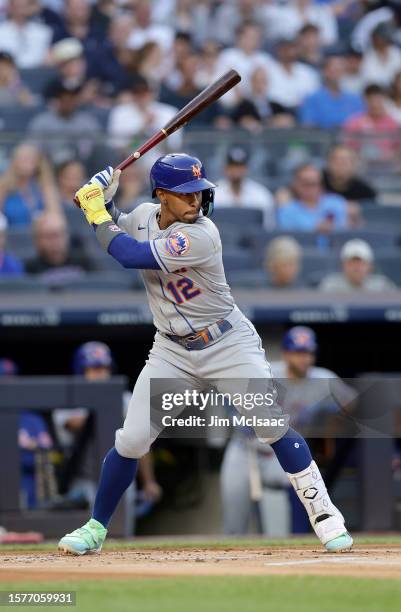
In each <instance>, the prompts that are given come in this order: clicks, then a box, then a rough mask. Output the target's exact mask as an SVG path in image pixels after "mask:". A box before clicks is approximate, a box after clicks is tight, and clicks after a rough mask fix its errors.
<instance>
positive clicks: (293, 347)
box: [221, 325, 356, 536]
mask: <svg viewBox="0 0 401 612" xmlns="http://www.w3.org/2000/svg"><path fill="white" fill-rule="evenodd" d="M281 348H282V359H281V360H280V361H273V362H272V363H271V364H270V366H271V370H272V374H273V378H274V380H275V381H276V383H277V384H279V385H280V386H281V387H282V388H283V390H284V397H283V408H284V409H285V411H286V412H287V413H289V414H290V417H291V420H290V423H291V425H292V426H293V427H295V428H298V427H299V428H302V427H303V428H305V427H308V426H309V425H310V424H311V423H313V421H314V419H315V418H316V416H317V415H318V414H322V413H323V412H324V413H325V414H326V415H327V414H330V413H338V412H339V411H340V409H341V408H342V407H345V406H348V405H350V404H351V403H352V402H353V401H354V400H355V398H356V392H355V390H354V389H352V388H351V387H349V386H348V385H347V384H346V383H345V382H344V381H342V380H341V379H340V378H339V377H338V376H337V375H336V374H335V373H334V372H332V371H331V370H328V369H327V368H321V367H316V366H315V365H314V363H315V357H316V352H317V350H318V344H317V339H316V334H315V332H314V331H313V330H312V329H311V328H309V327H304V326H302V325H297V326H295V327H292V328H291V329H289V330H288V331H287V332H286V333H285V334H284V336H283V339H282V343H281ZM252 462H254V463H256V469H257V471H258V472H259V477H260V480H261V488H260V495H259V498H258V499H255V494H254V491H253V490H252V469H253V467H255V466H254V465H253V463H252ZM233 473H235V475H236V477H235V479H233V478H232V474H233ZM285 480H287V482H285ZM287 485H288V479H286V478H285V473H284V472H283V470H282V469H281V466H280V464H279V462H278V461H277V458H276V457H275V456H274V453H273V450H272V448H271V447H270V446H269V445H268V444H262V443H260V442H258V440H257V439H256V438H255V437H254V436H251V435H250V432H248V431H247V430H246V429H244V428H239V427H236V428H235V429H234V430H233V435H232V437H231V440H230V441H229V443H228V445H227V447H226V451H225V453H224V460H223V464H222V471H221V495H222V502H223V522H224V532H225V533H226V534H229V535H234V534H242V533H246V532H247V531H248V525H249V521H250V517H251V511H252V509H253V504H252V502H255V501H257V502H258V503H259V504H260V508H259V509H260V515H261V516H260V522H261V528H262V530H263V532H264V533H266V534H267V535H280V536H283V535H286V531H287V532H288V529H289V522H290V521H289V513H290V512H289V511H290V507H289V503H288V502H289V498H288V496H287ZM291 501H292V500H291ZM294 501H297V497H295V500H294ZM298 506H299V503H294V507H293V530H294V531H295V532H297V533H302V532H306V531H308V521H307V520H304V517H305V518H306V515H305V513H304V512H303V509H302V506H301V507H300V508H298ZM277 515H279V516H277Z"/></svg>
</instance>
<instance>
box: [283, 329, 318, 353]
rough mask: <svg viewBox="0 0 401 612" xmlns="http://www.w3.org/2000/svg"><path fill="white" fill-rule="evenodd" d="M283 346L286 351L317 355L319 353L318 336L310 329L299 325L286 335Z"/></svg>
mask: <svg viewBox="0 0 401 612" xmlns="http://www.w3.org/2000/svg"><path fill="white" fill-rule="evenodd" d="M281 346H282V349H283V350H284V351H289V352H294V353H315V352H316V351H317V340H316V334H315V332H314V331H313V329H311V328H310V327H304V326H303V325H297V326H296V327H292V328H291V329H289V330H288V332H287V333H286V334H285V335H284V338H283V341H282V344H281Z"/></svg>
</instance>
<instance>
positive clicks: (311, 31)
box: [298, 23, 323, 69]
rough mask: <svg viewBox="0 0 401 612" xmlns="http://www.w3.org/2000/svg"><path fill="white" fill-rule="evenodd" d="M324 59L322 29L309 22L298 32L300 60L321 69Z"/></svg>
mask: <svg viewBox="0 0 401 612" xmlns="http://www.w3.org/2000/svg"><path fill="white" fill-rule="evenodd" d="M322 59H323V49H322V41H321V38H320V30H319V28H318V27H317V26H316V25H313V23H307V24H305V25H304V26H303V27H302V28H301V29H300V30H299V32H298V60H299V61H300V62H303V63H304V64H308V65H309V66H312V67H313V68H316V69H319V68H320V66H321V64H322Z"/></svg>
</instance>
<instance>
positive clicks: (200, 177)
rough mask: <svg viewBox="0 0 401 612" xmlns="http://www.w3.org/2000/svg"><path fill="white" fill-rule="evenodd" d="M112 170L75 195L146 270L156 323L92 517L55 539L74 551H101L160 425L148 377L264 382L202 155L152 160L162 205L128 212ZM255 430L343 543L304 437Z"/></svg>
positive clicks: (326, 533)
mask: <svg viewBox="0 0 401 612" xmlns="http://www.w3.org/2000/svg"><path fill="white" fill-rule="evenodd" d="M119 175H120V171H116V172H113V169H112V168H111V167H108V168H107V169H106V170H104V171H102V172H100V173H98V174H96V175H95V176H94V177H93V178H92V179H91V181H90V183H89V184H87V185H85V186H84V187H82V188H81V189H80V190H79V191H78V192H77V194H76V195H77V199H78V201H79V204H80V207H81V209H82V210H83V212H84V214H85V217H86V219H87V221H88V223H90V224H91V225H92V226H93V227H94V229H95V232H96V237H97V239H98V241H99V243H100V244H101V246H102V247H103V248H104V249H105V250H106V251H107V252H108V253H109V254H110V255H111V256H112V257H114V258H115V259H116V260H117V261H119V262H120V263H121V264H122V265H123V266H124V267H126V268H136V269H141V270H142V271H143V280H144V283H145V288H146V292H147V295H148V299H149V305H150V308H151V310H152V314H153V317H154V323H155V326H156V329H157V331H156V335H155V340H154V344H153V347H152V349H151V351H150V353H149V357H148V360H147V361H146V365H145V367H144V368H143V370H142V372H141V374H140V375H139V377H138V379H137V382H136V384H135V388H134V391H133V394H132V398H131V401H130V404H129V407H128V413H127V416H126V419H125V421H124V425H123V427H122V428H121V429H119V430H117V432H116V439H115V447H113V448H112V449H111V450H110V451H109V453H108V454H107V455H106V457H105V460H104V463H103V467H102V473H101V477H100V482H99V487H98V491H97V495H96V500H95V504H94V509H93V513H92V517H91V518H90V520H89V521H88V522H87V523H86V524H85V525H84V526H83V527H81V528H79V529H76V530H75V531H74V532H72V533H71V534H67V535H66V536H64V537H63V538H62V539H61V540H60V542H59V549H60V550H62V551H65V552H67V553H72V554H78V555H81V554H85V553H87V552H94V551H99V550H100V549H101V547H102V544H103V542H104V540H105V537H106V534H107V526H108V524H109V521H110V519H111V517H112V514H113V512H114V510H115V508H116V506H117V504H118V502H119V500H120V498H121V496H122V495H123V493H124V491H125V490H126V488H127V487H128V486H129V485H130V483H131V482H132V480H133V478H134V475H135V472H136V468H137V460H138V458H140V457H142V456H143V455H144V454H145V453H147V452H148V450H149V448H150V445H151V444H152V442H153V441H154V439H155V438H156V437H157V435H158V433H159V430H158V429H157V428H156V429H155V428H154V427H153V425H152V424H151V418H150V381H151V380H152V379H155V378H163V379H170V380H171V379H175V380H176V381H177V384H176V387H175V388H174V392H177V390H180V388H181V387H180V385H181V384H183V383H184V384H185V385H186V386H187V387H188V386H190V387H192V388H198V387H201V386H202V385H203V384H204V380H205V379H213V380H216V379H218V385H219V386H218V390H219V391H223V392H225V391H226V390H229V391H230V390H231V388H232V385H233V381H234V382H235V381H241V380H244V379H248V380H249V379H258V380H259V381H261V382H262V383H264V382H266V384H267V383H268V382H270V381H271V370H270V366H269V364H268V362H267V361H266V357H265V352H264V350H263V348H262V345H261V340H260V338H259V336H258V334H257V332H256V330H255V328H254V326H253V325H252V323H251V322H250V321H249V320H248V319H247V318H246V317H245V316H244V315H243V314H242V312H241V311H240V310H239V309H238V308H237V306H236V305H235V303H234V300H233V297H232V295H231V292H230V288H229V286H228V285H227V282H226V279H225V274H224V268H223V262H222V247H221V241H220V236H219V231H218V229H217V227H216V226H215V225H214V223H213V222H212V221H211V219H210V218H209V215H210V214H211V212H212V210H213V200H214V188H215V185H213V183H211V182H210V181H208V180H207V178H206V173H205V169H204V167H203V165H202V163H201V162H200V160H199V159H197V158H196V157H191V156H189V155H185V154H172V155H167V156H165V157H162V158H160V159H159V160H157V162H156V163H155V164H154V165H153V167H152V169H151V174H150V179H151V188H152V197H157V199H158V200H159V203H158V204H153V203H144V204H142V205H140V206H138V207H137V208H136V209H135V210H133V211H132V212H131V213H129V214H127V215H124V214H121V213H120V212H119V211H118V210H117V209H116V207H115V206H114V204H113V200H112V199H113V196H114V194H115V193H116V191H117V188H118V181H119ZM255 432H256V434H257V435H258V434H259V435H258V437H259V439H260V440H261V441H263V442H267V443H270V444H271V447H272V448H273V450H274V452H275V454H276V456H277V459H278V461H279V462H280V464H281V466H282V468H283V469H284V470H285V472H286V473H287V475H288V478H289V480H290V482H291V484H292V485H293V487H294V489H295V490H296V493H297V495H298V496H299V498H300V500H301V501H302V503H303V504H304V506H305V509H306V511H307V513H308V516H309V518H310V522H311V524H312V527H313V529H314V530H315V533H316V535H317V536H318V538H319V539H320V541H321V542H322V544H323V545H324V546H325V548H326V549H327V550H328V551H330V552H337V551H344V550H349V549H350V548H351V546H352V538H351V536H350V535H349V533H348V532H347V530H346V528H345V526H344V517H343V516H342V514H341V513H340V511H339V510H338V509H337V508H336V507H335V506H334V505H333V504H332V502H331V500H330V498H329V495H328V493H327V490H326V487H325V485H324V482H323V479H322V477H321V474H320V472H319V470H318V467H317V466H316V464H315V462H314V461H313V459H312V456H311V454H310V451H309V448H308V446H307V443H306V442H305V440H304V439H303V438H302V436H300V435H299V434H298V433H297V432H295V431H294V430H293V429H291V428H289V427H288V424H287V426H285V427H281V428H280V429H279V430H272V431H271V434H270V435H269V436H268V437H266V435H263V433H260V432H258V429H257V428H255ZM233 477H235V475H233Z"/></svg>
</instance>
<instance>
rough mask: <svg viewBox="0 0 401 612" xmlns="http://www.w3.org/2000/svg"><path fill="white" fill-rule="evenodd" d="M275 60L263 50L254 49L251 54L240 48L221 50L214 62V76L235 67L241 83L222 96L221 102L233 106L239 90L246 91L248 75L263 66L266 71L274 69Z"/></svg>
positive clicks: (218, 75)
mask: <svg viewBox="0 0 401 612" xmlns="http://www.w3.org/2000/svg"><path fill="white" fill-rule="evenodd" d="M275 65H276V61H275V60H274V59H273V58H272V57H271V56H270V55H269V54H268V53H265V52H264V51H255V52H254V53H251V54H246V53H245V52H244V51H242V50H241V49H238V48H235V47H232V48H231V49H226V50H225V51H222V52H221V53H220V55H219V58H218V60H217V63H216V72H215V75H214V78H215V79H217V78H218V77H220V76H222V74H224V73H225V72H227V71H228V70H231V69H232V68H235V70H237V72H239V74H240V75H241V77H242V80H241V83H240V84H239V85H238V87H235V88H234V89H232V90H231V91H229V92H228V93H226V94H225V95H224V96H223V97H222V98H221V102H222V104H223V105H224V106H233V105H234V104H235V103H236V102H237V101H238V94H239V92H240V90H242V92H243V93H246V92H247V91H248V90H249V84H250V77H251V74H252V73H253V72H254V71H255V69H256V68H260V67H262V68H265V69H266V70H267V72H268V73H270V71H271V70H273V69H274V67H275Z"/></svg>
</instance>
